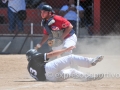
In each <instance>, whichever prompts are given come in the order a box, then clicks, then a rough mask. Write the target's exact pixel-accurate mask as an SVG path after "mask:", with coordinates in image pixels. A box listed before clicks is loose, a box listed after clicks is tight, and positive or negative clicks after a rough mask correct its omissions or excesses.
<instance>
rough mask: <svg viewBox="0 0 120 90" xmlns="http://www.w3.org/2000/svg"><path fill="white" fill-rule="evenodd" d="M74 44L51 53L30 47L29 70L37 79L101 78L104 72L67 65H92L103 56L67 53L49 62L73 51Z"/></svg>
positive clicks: (87, 79) (28, 52) (27, 54)
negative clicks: (93, 73)
mask: <svg viewBox="0 0 120 90" xmlns="http://www.w3.org/2000/svg"><path fill="white" fill-rule="evenodd" d="M73 48H74V46H71V47H69V48H65V49H61V50H55V51H52V52H49V53H39V52H38V51H37V50H36V49H30V50H28V51H27V52H26V56H27V60H28V67H27V69H28V72H29V74H30V75H31V76H32V77H33V78H34V79H35V80H37V81H52V82H58V81H64V80H66V79H69V78H74V79H80V80H82V81H91V80H100V79H102V78H103V75H102V74H98V75H91V74H86V73H83V72H81V71H78V70H76V69H73V68H70V69H65V68H66V67H68V66H70V65H71V64H74V65H76V66H81V67H87V68H89V67H92V66H95V65H96V64H97V63H98V62H100V61H101V60H102V59H103V56H97V57H96V58H88V57H83V56H78V55H74V54H71V55H67V56H63V57H60V58H57V59H55V60H52V61H50V62H48V60H49V58H52V57H55V56H58V55H60V54H62V53H64V52H67V51H71V50H72V49H73Z"/></svg>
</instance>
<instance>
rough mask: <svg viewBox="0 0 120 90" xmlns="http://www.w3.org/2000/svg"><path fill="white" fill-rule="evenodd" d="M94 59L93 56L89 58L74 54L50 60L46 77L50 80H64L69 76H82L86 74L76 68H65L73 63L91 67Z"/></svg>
mask: <svg viewBox="0 0 120 90" xmlns="http://www.w3.org/2000/svg"><path fill="white" fill-rule="evenodd" d="M92 60H93V58H87V57H83V56H78V55H74V54H71V55H67V56H64V57H61V58H57V59H55V60H53V61H50V62H48V63H47V64H46V65H45V71H46V74H45V75H46V79H47V80H48V81H54V82H55V81H64V80H66V79H68V78H78V77H79V78H80V76H84V75H85V74H84V73H82V72H81V71H78V70H76V69H65V68H66V67H68V66H70V65H71V64H74V65H76V66H81V67H91V66H92V65H91V63H92ZM74 75H77V77H76V76H75V77H73V76H74ZM84 78H85V77H84Z"/></svg>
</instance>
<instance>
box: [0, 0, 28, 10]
mask: <svg viewBox="0 0 120 90" xmlns="http://www.w3.org/2000/svg"><path fill="white" fill-rule="evenodd" d="M7 1H8V7H10V6H11V7H12V8H14V9H15V10H16V11H19V10H26V4H25V0H2V2H3V3H6V2H7ZM12 8H10V9H11V10H12V11H13V12H16V11H15V10H14V9H12Z"/></svg>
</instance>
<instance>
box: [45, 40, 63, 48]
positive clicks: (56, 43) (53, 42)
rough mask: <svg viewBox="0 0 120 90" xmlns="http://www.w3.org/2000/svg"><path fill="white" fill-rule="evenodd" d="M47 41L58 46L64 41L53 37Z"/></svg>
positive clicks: (53, 45) (52, 45) (50, 44)
mask: <svg viewBox="0 0 120 90" xmlns="http://www.w3.org/2000/svg"><path fill="white" fill-rule="evenodd" d="M47 43H48V45H49V46H50V47H57V46H59V45H61V44H62V43H63V41H62V40H60V39H52V40H48V41H47Z"/></svg>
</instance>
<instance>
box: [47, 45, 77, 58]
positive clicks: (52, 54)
mask: <svg viewBox="0 0 120 90" xmlns="http://www.w3.org/2000/svg"><path fill="white" fill-rule="evenodd" d="M73 48H75V46H71V47H69V48H65V49H61V50H56V51H52V52H49V53H47V58H52V57H56V56H58V55H60V54H62V53H64V52H67V51H70V50H72V49H73Z"/></svg>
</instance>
